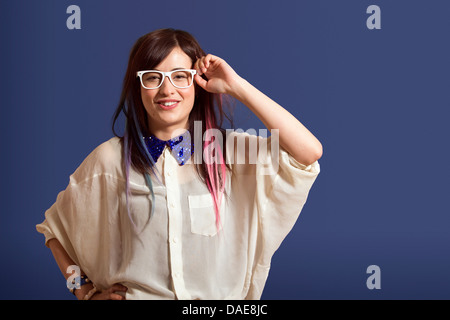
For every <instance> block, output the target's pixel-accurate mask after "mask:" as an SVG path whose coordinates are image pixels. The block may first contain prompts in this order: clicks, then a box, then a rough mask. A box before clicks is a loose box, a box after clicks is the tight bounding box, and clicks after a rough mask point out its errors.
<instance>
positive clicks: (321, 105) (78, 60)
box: [0, 0, 450, 299]
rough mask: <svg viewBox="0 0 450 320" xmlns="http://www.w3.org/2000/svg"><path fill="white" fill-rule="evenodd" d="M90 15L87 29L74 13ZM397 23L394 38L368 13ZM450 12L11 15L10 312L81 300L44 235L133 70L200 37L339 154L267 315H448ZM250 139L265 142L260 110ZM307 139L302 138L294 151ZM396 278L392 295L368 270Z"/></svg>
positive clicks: (92, 6) (136, 10) (5, 44)
mask: <svg viewBox="0 0 450 320" xmlns="http://www.w3.org/2000/svg"><path fill="white" fill-rule="evenodd" d="M71 4H76V5H78V6H79V7H80V8H81V27H82V29H81V30H68V29H67V28H66V19H67V17H68V16H69V15H68V14H66V8H67V7H68V6H69V5H71ZM371 4H376V5H378V6H380V8H381V26H382V29H381V30H368V29H367V27H366V19H367V17H368V16H369V15H368V14H366V9H367V7H368V6H369V5H371ZM449 12H450V3H449V2H448V1H438V0H433V1H425V0H422V1H406V0H397V1H379V0H373V1H364V0H353V1H351V0H340V1H338V0H327V1H325V0H323V1H315V0H307V1H306V0H305V1H286V0H285V1H282V0H280V1H261V0H259V1H256V0H245V1H243V0H232V1H231V0H228V1H197V0H190V1H188V0H183V1H148V0H146V1H143V0H142V1H138V0H133V1H100V0H96V1H86V0H74V1H63V0H47V1H24V0H17V1H1V2H0V33H1V40H2V41H1V59H0V63H1V87H0V88H1V89H0V90H1V117H0V119H1V126H0V130H1V150H2V156H1V169H2V174H1V178H2V181H1V193H0V194H1V218H0V219H1V220H0V228H1V229H0V231H1V233H0V235H1V264H0V277H1V284H2V290H0V292H1V293H0V298H2V299H73V297H72V296H71V295H70V293H68V292H67V289H66V288H65V281H64V278H63V277H62V275H61V274H60V271H59V269H58V267H57V265H56V263H55V262H54V260H53V258H52V256H51V253H50V250H49V249H47V248H46V247H45V246H44V238H43V236H42V235H41V234H38V233H37V232H36V231H35V225H36V224H37V223H40V222H41V221H42V220H43V218H44V212H45V210H46V209H47V208H49V207H50V206H51V205H52V204H53V202H54V201H55V199H56V195H57V193H58V192H59V191H61V190H63V189H64V188H65V187H66V185H67V183H68V179H69V175H70V174H71V173H72V172H73V171H74V170H75V169H76V168H77V167H78V165H79V164H80V163H81V161H82V160H83V159H84V158H85V157H86V156H87V155H88V154H89V153H90V152H91V151H92V150H93V149H94V148H95V147H96V146H97V145H99V144H100V143H101V142H103V141H105V140H107V139H109V138H110V137H111V136H112V132H111V129H110V128H111V116H112V113H113V111H114V109H115V108H116V105H117V103H118V99H119V95H120V90H121V84H122V79H123V76H124V73H125V69H126V64H127V61H128V54H129V51H130V49H131V46H132V45H133V43H134V42H135V41H136V39H137V38H138V37H139V36H141V35H143V34H145V33H147V32H149V31H152V30H154V29H158V28H163V27H173V28H181V29H185V30H187V31H189V32H191V33H192V34H193V35H194V36H195V37H196V38H197V39H198V40H199V42H200V44H201V45H202V46H203V48H204V49H205V51H207V52H210V53H213V54H215V55H218V56H220V57H222V58H224V59H225V60H227V62H229V64H230V65H231V66H233V67H234V69H235V70H236V71H237V72H238V73H239V74H240V75H242V76H243V77H244V78H246V79H247V80H248V81H249V82H250V83H252V84H253V85H255V86H256V87H257V88H259V89H260V90H261V91H263V92H264V93H266V94H267V95H269V96H270V97H272V98H273V99H274V100H275V101H277V102H279V103H280V104H281V105H283V106H284V107H286V108H287V109H288V110H289V111H291V112H292V113H293V114H294V115H295V116H296V117H297V118H298V119H299V120H300V121H301V122H302V123H303V124H304V125H305V126H306V127H308V128H309V129H310V130H311V131H312V132H313V133H314V134H315V135H316V136H317V137H318V138H319V140H320V141H321V142H322V144H323V147H324V155H323V157H322V159H321V160H320V164H321V167H322V172H321V174H320V175H319V177H318V179H317V180H316V183H315V185H314V186H313V188H312V190H311V193H310V197H309V200H308V202H307V204H306V205H305V207H304V210H303V212H302V215H301V216H300V218H299V221H298V223H297V224H296V225H295V227H294V229H293V231H292V232H291V233H290V234H289V236H288V237H287V238H286V240H285V242H284V243H283V244H282V246H281V248H280V249H279V250H278V251H277V253H276V254H275V256H274V259H273V263H272V269H271V272H270V275H269V279H268V282H267V285H266V288H265V291H264V294H263V298H264V299H449V298H450V290H449V288H450V274H449V270H450V256H449V243H450V232H449V227H450V216H449V214H450V210H449V204H448V193H449V178H450V174H449V173H450V170H449V169H448V165H449V163H450V152H449V148H448V137H449V136H450V135H449V134H450V129H449V126H448V121H449V116H450V111H449V107H450V94H449V92H450V90H449V80H448V76H449V72H450V62H449V57H450V44H449V32H450V19H449V16H448V15H449ZM235 120H236V126H237V127H241V128H245V129H247V128H263V126H262V124H261V122H260V121H259V120H258V119H257V118H255V116H253V115H252V114H251V113H250V112H249V111H248V110H246V109H245V107H244V106H242V105H238V106H237V108H236V110H235ZM293 138H294V139H295V137H293ZM372 264H375V265H378V266H379V267H380V268H381V289H380V290H369V289H368V288H367V287H366V279H367V277H368V276H369V275H368V274H366V268H367V267H368V266H369V265H372Z"/></svg>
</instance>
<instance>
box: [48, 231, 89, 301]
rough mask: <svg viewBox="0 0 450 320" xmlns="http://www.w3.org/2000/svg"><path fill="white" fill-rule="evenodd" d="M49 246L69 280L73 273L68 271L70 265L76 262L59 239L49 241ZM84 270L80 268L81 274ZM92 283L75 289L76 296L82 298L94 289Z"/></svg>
mask: <svg viewBox="0 0 450 320" xmlns="http://www.w3.org/2000/svg"><path fill="white" fill-rule="evenodd" d="M47 244H48V247H49V248H50V250H51V251H52V254H53V257H54V258H55V261H56V263H57V264H58V267H59V269H60V270H61V273H62V274H63V276H64V278H65V279H66V280H67V279H68V278H69V277H70V276H71V275H72V274H73V273H71V272H69V273H68V272H67V270H68V268H69V267H70V266H73V265H75V262H74V261H73V260H72V259H71V258H70V257H69V255H68V254H67V252H66V250H64V248H63V246H62V245H61V243H60V242H59V241H58V240H57V239H50V240H49V241H48V243H47ZM82 273H83V272H82V271H81V270H80V275H81V274H82ZM92 287H93V286H92V284H86V285H83V286H82V287H81V288H80V289H78V290H75V296H76V297H77V298H78V299H82V298H83V297H84V296H85V295H86V293H87V292H88V291H89V290H90V289H92Z"/></svg>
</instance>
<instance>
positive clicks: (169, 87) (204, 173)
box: [37, 29, 322, 300]
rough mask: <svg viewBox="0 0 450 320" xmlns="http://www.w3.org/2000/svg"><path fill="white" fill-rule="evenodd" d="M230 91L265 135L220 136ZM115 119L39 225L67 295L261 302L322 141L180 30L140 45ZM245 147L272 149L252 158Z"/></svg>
mask: <svg viewBox="0 0 450 320" xmlns="http://www.w3.org/2000/svg"><path fill="white" fill-rule="evenodd" d="M227 96H231V97H234V98H235V99H238V100H239V101H241V102H242V103H243V104H244V105H246V106H247V107H248V108H249V109H250V110H251V111H252V112H254V113H255V114H256V115H257V116H258V117H259V119H260V120H261V121H262V122H263V123H264V125H265V126H266V127H267V129H269V130H270V131H271V132H272V136H271V137H269V138H262V137H258V136H255V135H249V134H247V133H236V132H229V131H227V132H226V133H225V131H224V130H223V129H222V128H221V121H222V118H223V115H224V113H223V103H224V99H223V98H225V97H227ZM121 113H123V114H124V115H125V118H126V126H125V133H124V136H123V137H119V136H117V135H116V137H114V138H112V139H110V140H109V141H107V142H105V143H103V144H101V145H100V146H99V147H97V148H96V149H95V150H94V151H93V152H92V153H91V154H90V155H89V156H88V157H87V158H86V159H85V160H84V161H83V163H82V164H81V165H80V167H79V168H78V169H77V170H76V171H75V173H74V174H73V175H71V177H70V183H69V185H68V186H67V188H66V190H64V191H62V192H61V193H60V194H59V195H58V197H57V200H56V202H55V203H54V204H53V206H52V207H51V208H50V209H48V210H47V211H46V213H45V218H46V219H45V220H44V222H43V223H41V224H39V225H38V226H37V230H38V231H39V232H41V233H43V234H44V235H45V241H46V245H47V246H48V247H49V248H50V249H51V251H52V253H53V255H54V257H55V260H56V262H57V263H58V266H59V267H60V269H61V271H62V273H63V275H64V276H65V278H66V279H68V280H71V279H72V278H74V275H73V274H72V270H74V268H77V269H75V270H79V274H81V275H82V276H81V277H78V278H77V279H78V280H81V282H80V283H79V284H80V286H78V287H76V288H75V290H72V291H73V292H74V294H75V295H76V297H77V298H78V299H114V300H121V299H259V298H260V297H261V294H262V291H263V287H264V284H265V282H266V279H267V276H268V272H269V268H270V261H271V258H272V256H273V254H274V252H275V251H276V250H277V248H278V247H279V245H280V244H281V242H282V241H283V239H284V238H285V236H286V235H287V234H288V232H289V231H290V230H291V228H292V226H293V225H294V223H295V221H296V219H297V217H298V216H299V214H300V211H301V210H302V207H303V205H304V203H305V201H306V198H307V195H308V192H309V190H310V188H311V186H312V184H313V182H314V180H315V178H316V177H317V175H318V174H319V170H320V169H319V164H318V162H317V160H318V159H319V158H320V157H321V155H322V146H321V144H320V142H319V141H318V140H317V139H316V138H315V137H314V136H313V135H312V134H311V133H310V132H309V131H308V130H307V129H306V128H305V127H304V126H303V125H302V124H301V123H300V122H299V121H298V120H297V119H296V118H295V117H293V116H292V115H291V114H290V113H289V112H288V111H286V110H285V109H284V108H282V107H281V106H280V105H278V104H277V103H275V102H274V101H272V100H271V99H270V98H268V97H267V96H265V95H264V94H263V93H261V92H260V91H258V90H257V89H256V88H255V87H253V86H252V85H251V84H250V83H248V82H247V81H246V80H244V79H243V78H241V77H240V76H239V75H238V74H237V73H236V72H235V71H234V70H233V69H232V68H231V67H230V66H229V65H228V64H227V63H226V62H225V61H224V60H223V59H221V58H219V57H217V56H214V55H211V54H205V52H204V51H203V50H202V49H201V48H200V46H199V44H198V43H197V41H196V40H195V39H194V38H193V37H192V36H191V35H190V34H189V33H187V32H185V31H181V30H173V29H161V30H156V31H154V32H151V33H149V34H146V35H144V36H142V37H141V38H140V39H138V41H137V42H136V44H135V45H134V47H133V48H132V51H131V54H130V58H129V63H128V69H127V72H126V75H125V79H124V84H123V91H122V95H121V99H120V103H119V106H118V108H117V110H116V113H115V116H114V122H115V121H116V120H117V119H118V117H119V115H120V114H121ZM113 129H114V124H113ZM275 133H276V134H275ZM242 142H243V143H242ZM278 144H279V149H277V148H278ZM255 150H256V152H260V151H261V152H262V151H263V150H271V152H266V153H265V154H264V155H265V156H263V157H260V155H258V156H259V158H257V160H256V161H250V160H251V158H252V156H253V154H252V152H253V153H254V152H255ZM273 150H275V151H276V152H273ZM255 159H256V158H255ZM70 266H71V268H69V267H70ZM67 283H68V286H69V287H70V281H68V282H67ZM72 287H73V286H72Z"/></svg>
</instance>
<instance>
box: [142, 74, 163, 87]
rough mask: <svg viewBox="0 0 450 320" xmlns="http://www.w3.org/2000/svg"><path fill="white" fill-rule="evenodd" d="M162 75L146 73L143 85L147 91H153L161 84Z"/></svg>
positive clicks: (143, 77)
mask: <svg viewBox="0 0 450 320" xmlns="http://www.w3.org/2000/svg"><path fill="white" fill-rule="evenodd" d="M162 79H163V77H162V74H160V73H157V72H146V73H144V74H143V75H142V84H143V85H144V87H145V88H147V89H153V88H156V87H158V86H159V85H160V84H161V81H162Z"/></svg>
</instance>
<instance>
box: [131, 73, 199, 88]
mask: <svg viewBox="0 0 450 320" xmlns="http://www.w3.org/2000/svg"><path fill="white" fill-rule="evenodd" d="M180 71H188V72H189V73H190V74H191V76H192V82H191V84H190V85H188V86H186V87H180V86H177V85H176V84H175V83H173V81H172V73H174V72H180ZM146 72H155V73H159V74H160V75H162V81H161V83H160V84H159V86H157V87H154V88H147V87H146V86H144V81H143V80H142V75H143V74H144V73H146ZM195 74H197V70H194V69H177V70H173V71H169V72H164V71H158V70H142V71H138V72H136V77H137V78H139V79H140V80H141V86H142V88H144V89H147V90H153V89H158V88H159V87H161V86H162V84H163V83H164V80H166V77H167V78H169V81H170V83H171V84H172V85H173V86H174V87H175V88H178V89H186V88H189V87H190V86H192V84H193V83H194V75H195Z"/></svg>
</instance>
